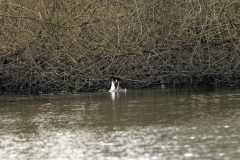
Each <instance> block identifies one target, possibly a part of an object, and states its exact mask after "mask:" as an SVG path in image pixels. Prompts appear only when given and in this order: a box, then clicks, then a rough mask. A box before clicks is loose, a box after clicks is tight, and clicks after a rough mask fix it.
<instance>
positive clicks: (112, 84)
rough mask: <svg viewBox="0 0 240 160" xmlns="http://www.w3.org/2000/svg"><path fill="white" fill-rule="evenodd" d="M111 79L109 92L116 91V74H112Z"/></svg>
mask: <svg viewBox="0 0 240 160" xmlns="http://www.w3.org/2000/svg"><path fill="white" fill-rule="evenodd" d="M109 79H110V81H111V88H110V90H109V92H116V86H115V83H116V78H115V77H114V76H111V77H110V78H109Z"/></svg>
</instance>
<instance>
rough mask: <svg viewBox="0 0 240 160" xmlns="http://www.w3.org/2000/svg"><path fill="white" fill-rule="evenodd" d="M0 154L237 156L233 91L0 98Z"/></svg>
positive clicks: (237, 110) (238, 125)
mask: <svg viewBox="0 0 240 160" xmlns="http://www.w3.org/2000/svg"><path fill="white" fill-rule="evenodd" d="M0 126H1V127H0V159H46V160H48V159H49V160H50V159H86V160H91V159H92V160H99V159H103V160H108V159H109V160H112V159H113V160H114V159H116V160H120V159H121V160H125V159H128V160H129V159H130V160H131V159H140V160H141V159H153V160H154V159H156V160H158V159H238V158H239V157H240V136H239V135H240V90H239V89H238V88H226V89H214V90H206V89H205V90H203V89H202V90H200V89H191V90H188V89H160V90H140V91H128V92H127V93H112V94H111V93H108V92H107V93H83V94H75V95H42V96H23V95H22V96H0Z"/></svg>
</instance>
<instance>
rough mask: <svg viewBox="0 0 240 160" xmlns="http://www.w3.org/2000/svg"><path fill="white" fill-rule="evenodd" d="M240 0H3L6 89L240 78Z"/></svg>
mask: <svg viewBox="0 0 240 160" xmlns="http://www.w3.org/2000/svg"><path fill="white" fill-rule="evenodd" d="M239 8H240V1H239V0H184V1H183V0H161V1H160V0H152V1H149V0H141V1H139V0H122V1H119V0H81V1H80V0H71V1H65V0H51V1H50V0H42V1H36V0H25V1H21V0H2V1H1V2H0V85H1V89H0V91H7V92H9V93H11V92H19V91H20V92H30V93H38V92H39V91H42V92H52V91H62V90H66V91H71V90H75V91H89V90H95V89H100V88H104V87H106V86H107V87H108V85H109V81H108V78H109V76H110V75H117V76H120V77H121V78H122V79H123V83H124V84H123V85H125V86H127V87H128V88H129V87H130V88H142V87H150V86H152V85H154V84H160V83H161V82H163V81H164V82H166V83H168V84H172V85H188V86H195V85H218V84H224V85H226V84H239V78H240V39H239V37H240V9H239Z"/></svg>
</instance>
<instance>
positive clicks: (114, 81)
mask: <svg viewBox="0 0 240 160" xmlns="http://www.w3.org/2000/svg"><path fill="white" fill-rule="evenodd" d="M110 81H111V88H110V90H109V92H126V91H127V89H122V88H121V87H120V83H119V81H120V78H119V77H115V76H111V77H110Z"/></svg>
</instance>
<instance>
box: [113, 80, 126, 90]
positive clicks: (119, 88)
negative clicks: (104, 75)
mask: <svg viewBox="0 0 240 160" xmlns="http://www.w3.org/2000/svg"><path fill="white" fill-rule="evenodd" d="M115 78H116V81H115V82H116V83H117V91H119V92H126V91H127V89H126V88H125V89H122V88H121V87H120V84H119V81H120V78H119V77H115Z"/></svg>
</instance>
